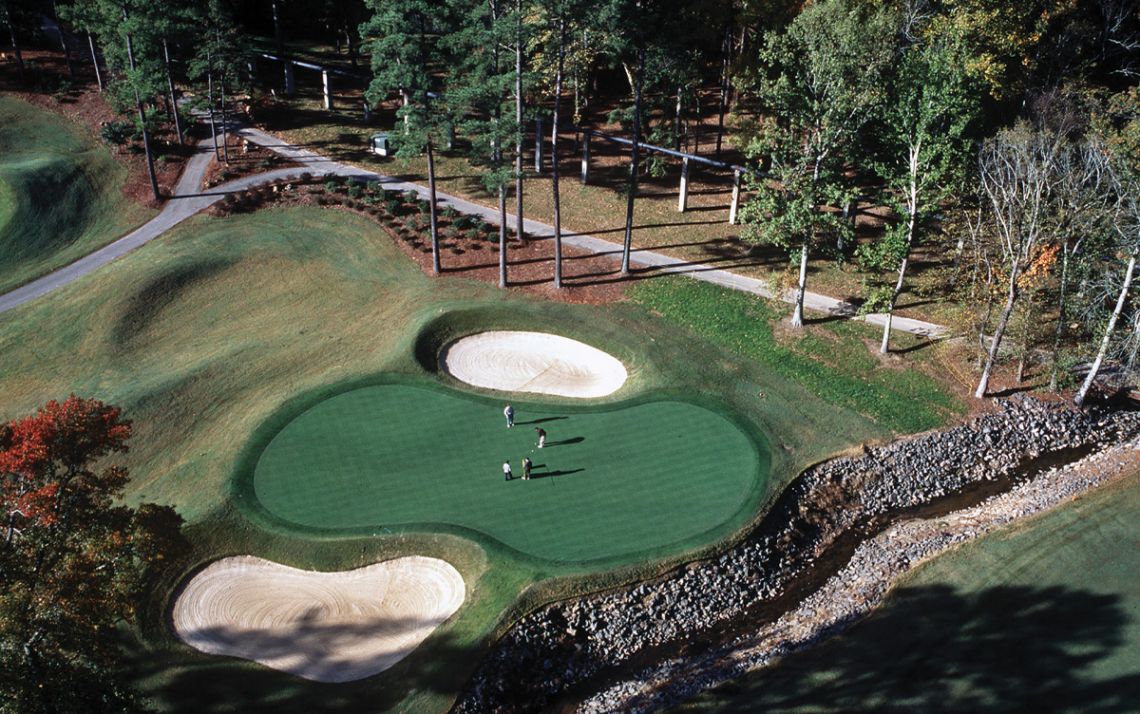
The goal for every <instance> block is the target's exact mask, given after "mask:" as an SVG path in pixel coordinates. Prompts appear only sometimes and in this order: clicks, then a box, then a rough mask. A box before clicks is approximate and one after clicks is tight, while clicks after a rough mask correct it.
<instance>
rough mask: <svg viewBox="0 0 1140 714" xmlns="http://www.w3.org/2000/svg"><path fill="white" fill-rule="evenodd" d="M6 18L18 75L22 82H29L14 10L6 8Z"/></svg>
mask: <svg viewBox="0 0 1140 714" xmlns="http://www.w3.org/2000/svg"><path fill="white" fill-rule="evenodd" d="M5 19H7V21H8V38H9V39H10V40H11V41H12V54H14V55H16V76H18V77H19V78H20V84H25V83H26V82H27V77H26V76H25V74H24V53H23V52H21V51H20V39H19V38H18V37H16V21H15V20H13V19H12V10H11V9H8V8H6V12H5Z"/></svg>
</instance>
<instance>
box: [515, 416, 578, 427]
mask: <svg viewBox="0 0 1140 714" xmlns="http://www.w3.org/2000/svg"><path fill="white" fill-rule="evenodd" d="M569 418H570V417H568V416H553V417H543V418H541V419H531V420H530V421H516V422H515V426H526V425H527V424H545V423H546V422H548V421H560V420H562V419H569Z"/></svg>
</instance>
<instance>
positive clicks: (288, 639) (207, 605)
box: [173, 555, 464, 682]
mask: <svg viewBox="0 0 1140 714" xmlns="http://www.w3.org/2000/svg"><path fill="white" fill-rule="evenodd" d="M463 598H464V584H463V576H461V575H460V574H459V572H458V571H457V570H456V569H455V568H453V567H452V566H451V565H450V564H449V563H447V562H445V561H442V560H439V559H436V558H425V557H421V556H411V557H406V558H397V559H395V560H389V561H386V562H383V563H376V564H375V565H369V566H366V567H363V568H358V569H357V570H349V571H343V572H334V573H321V572H315V571H309V570H298V569H296V568H290V567H288V566H285V565H279V564H277V563H274V562H271V561H268V560H263V559H261V558H255V557H253V556H249V555H245V556H237V557H233V558H224V559H222V560H219V561H217V562H215V563H213V564H211V565H210V566H209V567H207V568H206V569H205V570H203V571H202V572H200V573H198V574H197V575H195V576H194V578H193V579H192V580H191V581H190V582H189V583H188V584H187V585H186V588H185V589H184V590H183V591H182V594H181V595H180V596H179V597H178V600H177V602H176V603H175V604H174V612H173V620H174V629H175V631H176V632H177V634H178V637H179V639H181V640H182V641H183V642H185V643H186V644H188V645H190V646H191V647H193V648H195V649H198V650H201V651H202V652H208V653H210V654H220V655H228V656H231V657H241V658H243V659H249V660H253V661H255V662H260V663H261V664H264V665H265V666H267V667H272V668H274V669H279V670H282V671H284V672H289V673H290V674H295V675H297V676H299V677H304V678H305V679H312V680H316V681H320V682H349V681H352V680H356V679H363V678H365V677H369V676H372V675H374V674H376V673H378V672H382V671H384V670H385V669H388V668H389V667H391V666H392V665H394V664H396V663H397V662H399V661H400V660H401V659H403V658H404V657H406V656H408V655H409V654H411V652H412V650H414V649H415V648H416V647H417V646H419V644H420V643H421V642H423V641H424V640H425V639H426V638H427V636H428V635H430V634H431V632H432V631H433V630H434V629H435V628H436V627H438V626H439V625H440V624H441V623H442V622H443V621H444V620H446V619H447V618H448V617H450V616H451V615H452V614H453V613H454V612H455V611H456V610H458V609H459V606H460V605H462V604H463Z"/></svg>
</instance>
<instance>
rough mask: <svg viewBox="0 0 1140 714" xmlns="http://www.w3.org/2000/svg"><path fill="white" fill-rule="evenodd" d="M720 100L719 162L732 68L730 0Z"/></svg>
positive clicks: (718, 111) (721, 44) (726, 23)
mask: <svg viewBox="0 0 1140 714" xmlns="http://www.w3.org/2000/svg"><path fill="white" fill-rule="evenodd" d="M720 52H721V57H720V98H719V104H718V106H717V121H716V158H717V161H720V152H721V142H722V140H723V138H724V115H725V113H726V112H727V111H728V92H729V71H730V69H731V68H732V0H729V16H728V19H726V20H725V22H724V35H723V37H722V38H721V42H720Z"/></svg>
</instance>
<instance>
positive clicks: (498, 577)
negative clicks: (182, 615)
mask: <svg viewBox="0 0 1140 714" xmlns="http://www.w3.org/2000/svg"><path fill="white" fill-rule="evenodd" d="M666 288H667V289H666ZM688 289H689V283H688V281H686V280H685V279H684V278H674V279H669V280H667V281H664V282H663V283H662V286H661V288H658V289H655V292H646V293H645V297H644V298H642V300H646V301H649V300H659V298H657V297H655V293H656V292H660V293H661V295H662V297H664V296H666V295H669V294H673V292H674V291H684V290H688ZM283 305H284V306H286V307H285V308H284V309H283V308H282V306H283ZM647 307H648V303H646V304H643V303H641V302H639V301H636V300H635V301H630V302H624V303H617V304H612V305H603V306H574V305H565V304H559V303H551V302H545V301H539V300H535V299H532V298H527V297H525V296H521V295H514V294H511V295H504V294H503V293H500V292H499V291H498V290H496V289H495V288H493V287H492V286H488V285H485V284H482V283H478V282H474V281H466V280H462V279H450V280H446V281H438V280H432V279H431V278H429V277H426V276H424V275H423V274H422V273H421V272H420V271H419V270H418V269H417V268H416V267H415V266H414V265H412V264H411V263H410V262H408V261H407V260H406V259H404V258H403V257H402V255H401V254H400V252H399V251H398V249H397V248H396V247H395V246H394V245H393V243H392V242H391V240H390V239H389V238H388V237H387V236H386V235H384V234H382V233H379V232H377V231H376V230H375V229H374V228H373V225H372V224H371V223H369V222H368V221H365V220H363V219H361V218H358V217H355V216H352V215H349V214H346V213H342V212H336V211H329V210H320V209H284V210H279V209H271V210H263V211H259V212H258V213H256V214H253V215H249V216H235V217H230V218H221V219H219V218H208V217H198V218H193V219H191V220H190V221H188V222H187V223H186V224H184V225H182V226H180V227H178V228H176V229H174V230H173V231H171V232H170V233H169V234H168V235H166V236H163V238H162V239H161V240H158V241H156V242H154V243H153V244H151V245H148V246H147V247H146V248H145V249H143V250H139V251H136V252H134V253H132V254H130V255H128V256H126V257H125V258H122V259H120V260H119V261H117V262H116V263H115V264H114V268H113V269H110V270H102V271H98V272H96V273H94V274H92V275H90V276H87V277H84V278H82V279H80V280H78V281H76V282H75V283H73V284H71V285H68V286H66V287H64V288H61V289H59V290H57V291H55V292H53V293H52V294H51V295H50V296H49V297H47V298H45V299H42V300H37V301H34V302H31V303H29V304H27V305H25V306H22V307H20V308H17V309H15V310H12V311H9V312H7V313H5V314H4V315H3V316H0V350H2V351H3V354H4V355H5V370H4V372H3V374H2V375H0V390H2V391H3V393H4V394H5V395H6V402H7V405H8V408H10V409H11V410H12V411H13V413H21V412H22V411H28V410H30V409H33V408H34V406H35V404H36V403H37V402H38V401H39V400H40V399H41V398H42V395H43V394H45V393H57V392H62V393H67V392H71V391H74V392H76V393H85V394H98V395H102V396H103V397H104V398H105V399H106V400H107V401H109V402H113V403H115V404H119V405H122V407H123V409H124V411H125V412H126V413H127V414H129V415H130V417H131V418H132V420H133V421H134V424H135V436H134V437H133V439H132V444H131V451H130V453H128V454H126V455H125V456H124V457H123V462H124V463H125V464H126V465H128V466H129V468H130V469H131V473H132V475H133V478H132V480H131V482H130V483H129V486H128V491H127V499H128V500H129V501H130V502H142V501H150V502H158V503H167V504H173V505H175V506H176V507H177V508H178V510H179V513H181V514H182V515H183V517H184V518H185V519H186V520H187V526H186V533H187V536H188V537H189V539H190V541H191V543H192V545H193V555H192V557H191V560H190V561H189V562H190V565H189V566H188V567H187V568H186V569H180V570H178V571H177V572H172V573H170V579H169V580H168V581H167V582H166V584H165V585H164V587H163V588H160V589H158V590H155V591H154V593H153V600H152V602H151V603H150V604H149V605H148V608H147V613H148V615H147V617H146V618H145V619H144V622H143V623H142V625H143V626H142V628H141V630H140V632H139V638H140V639H139V643H138V647H139V650H138V660H137V664H136V665H135V674H136V676H137V678H138V681H139V683H140V685H141V687H142V688H143V691H145V692H147V693H148V695H149V696H151V697H153V699H154V701H156V702H159V703H160V705H161V706H162V707H164V708H169V709H171V710H177V711H190V710H195V709H196V708H197V707H200V706H201V703H202V702H221V701H226V702H228V705H227V706H238V707H240V708H242V709H243V710H246V711H254V710H258V709H259V708H273V706H275V705H272V704H271V703H272V702H275V701H277V700H278V698H281V697H284V698H288V699H289V701H290V702H292V703H295V706H296V707H297V711H301V710H311V711H326V710H339V709H338V706H339V707H340V708H344V707H347V708H349V709H351V708H352V707H353V706H354V705H353V704H352V702H357V703H359V702H362V701H368V702H370V703H371V704H370V705H372V704H374V705H376V706H377V707H378V708H382V709H384V708H392V709H399V710H402V711H439V710H441V709H443V708H446V702H448V701H449V700H450V699H451V698H452V697H454V696H455V693H456V692H457V691H458V689H459V687H460V686H461V685H462V683H463V681H464V680H465V678H466V677H467V676H468V675H469V673H470V671H471V667H472V665H473V661H472V656H471V655H472V653H473V652H477V651H478V647H479V646H480V643H481V642H483V641H484V638H486V637H488V636H489V635H490V634H491V633H493V632H494V631H495V628H496V627H499V626H500V625H501V623H503V622H505V621H508V620H509V617H510V615H509V613H511V612H518V611H520V609H526V608H529V607H533V606H534V605H535V604H538V603H541V602H544V601H546V600H548V599H550V598H553V597H559V596H562V595H564V594H568V593H574V592H581V591H584V590H589V589H592V588H597V587H604V586H606V585H610V584H617V583H620V582H623V581H627V580H630V579H635V578H637V577H642V576H644V575H647V574H653V573H657V572H661V571H662V570H663V569H667V568H669V567H671V564H675V563H677V562H680V561H681V560H683V559H684V558H688V557H692V556H693V555H694V554H696V553H699V552H702V551H704V550H707V549H709V548H716V547H717V543H718V542H721V541H724V540H725V539H731V538H732V536H733V535H734V534H736V533H739V532H740V531H741V529H743V528H745V527H746V526H747V524H748V523H750V522H751V521H752V520H754V519H755V518H756V516H757V514H758V513H760V512H761V511H762V506H763V504H764V503H765V502H768V501H770V500H771V499H772V498H773V496H774V494H776V493H778V490H779V488H780V487H781V484H782V483H786V482H787V481H788V480H789V479H790V478H791V477H792V476H794V474H795V473H797V472H798V470H799V468H801V467H802V466H803V465H806V464H808V463H811V462H812V461H815V460H818V459H820V458H823V457H824V456H826V455H827V454H829V453H834V452H836V451H839V450H842V449H844V448H846V447H847V446H848V445H850V444H852V443H855V442H856V440H857V439H863V440H866V439H876V438H883V437H885V436H887V434H888V433H889V432H888V430H887V429H885V428H883V427H882V426H878V425H876V423H875V422H874V421H873V420H871V419H869V418H867V417H865V416H862V415H860V414H859V413H857V412H855V411H851V410H849V409H846V408H844V407H842V406H836V405H834V404H830V403H828V402H827V401H825V400H822V399H820V398H818V397H816V396H814V395H813V394H812V393H810V392H809V391H807V390H806V389H804V388H803V387H802V386H800V385H798V384H796V383H795V382H794V381H792V380H790V379H786V378H783V377H781V376H779V375H778V374H775V373H773V372H771V371H770V370H767V369H764V368H763V367H762V366H760V365H758V364H757V363H756V362H754V361H751V360H748V359H746V358H743V357H741V356H739V355H737V354H735V353H733V352H732V351H727V350H725V349H724V348H721V347H719V346H717V345H716V344H714V343H711V342H708V341H706V340H704V339H702V338H700V337H698V336H696V335H694V334H692V333H690V332H688V331H687V330H684V329H678V328H677V327H675V326H672V325H670V324H669V323H667V322H665V321H663V320H662V319H661V318H660V317H653V316H651V315H650V313H649V312H648V310H647ZM661 307H662V308H665V309H668V308H667V304H666V303H665V302H664V301H661ZM757 327H758V329H766V328H765V326H764V324H763V323H758V324H757ZM494 330H519V331H531V332H551V331H556V332H557V334H559V335H562V336H566V337H570V338H573V339H575V340H579V341H581V342H583V343H585V344H588V345H590V346H592V347H595V348H597V349H600V350H604V351H605V352H607V353H608V354H610V355H612V356H613V357H614V358H616V359H617V360H619V361H620V362H621V363H622V364H623V365H624V366H625V368H626V369H627V370H628V374H629V376H628V378H627V380H626V382H625V384H624V386H622V388H621V389H620V390H619V391H617V392H615V393H614V394H613V395H612V396H609V397H603V398H592V399H586V400H583V399H575V398H570V397H553V396H549V397H539V396H536V395H533V394H520V395H517V396H518V398H516V397H515V396H514V395H511V394H509V393H497V394H495V393H488V392H486V391H484V390H481V389H476V388H473V387H470V386H467V385H465V384H464V383H462V382H460V381H458V380H457V379H455V378H454V377H452V376H450V375H449V374H447V373H446V372H445V371H444V370H443V369H441V367H440V364H439V356H440V355H441V354H443V353H444V352H445V347H446V346H447V345H449V344H451V343H452V342H454V341H455V340H456V339H458V338H460V337H463V336H466V335H472V334H477V333H480V332H487V331H494ZM844 345H847V347H843V346H844ZM856 345H858V349H863V347H862V344H861V343H860V342H859V340H858V338H857V337H851V336H848V335H846V334H844V333H836V335H835V336H834V338H832V340H831V346H830V349H852V350H853V349H856ZM796 359H797V357H796V356H795V355H789V356H788V359H787V362H788V364H795V363H796ZM798 359H800V360H803V361H810V358H809V357H808V356H805V355H801V356H799V357H798ZM840 384H842V381H841V382H840ZM920 386H921V387H922V388H927V389H929V388H931V387H930V385H929V384H925V385H923V384H921V383H920ZM760 394H763V397H762V398H761V397H759V396H758V395H760ZM711 395H716V396H715V397H713V396H711ZM507 402H510V403H512V404H513V406H514V408H515V410H516V419H517V422H516V426H515V427H514V428H512V429H507V428H506V424H505V421H504V417H503V414H502V410H503V407H504V405H505V404H506V403H507ZM528 422H530V423H528ZM535 422H537V424H535ZM536 425H537V426H542V427H544V428H545V429H546V431H547V432H548V434H549V436H548V441H547V445H546V447H545V448H544V449H541V450H539V449H537V448H536V432H535V431H534V427H535V426H536ZM523 456H530V458H531V459H532V461H533V463H534V464H535V467H536V468H535V471H534V475H533V478H532V479H531V480H529V481H524V480H522V479H521V478H520V477H521V475H522V467H521V459H522V457H523ZM504 460H510V461H511V463H512V466H513V468H514V472H515V476H516V478H515V480H512V481H510V482H506V481H504V478H503V474H502V470H501V466H502V462H503V461H504ZM245 554H249V555H253V556H256V557H259V558H263V559H266V560H268V561H272V562H275V563H280V564H282V565H287V566H291V567H294V568H302V569H306V570H319V571H329V572H331V571H348V570H352V569H355V568H359V567H362V566H366V565H369V564H372V563H376V562H382V561H384V560H388V559H391V558H398V557H407V556H422V557H429V558H438V559H442V560H443V561H445V562H447V563H449V564H450V565H451V566H454V567H455V568H456V569H457V570H458V571H459V573H461V574H462V576H463V579H464V581H465V583H466V596H465V600H464V602H463V605H462V606H461V607H460V608H459V610H458V611H457V612H456V613H455V615H454V616H453V617H451V618H450V619H448V620H447V621H446V622H445V623H443V624H442V625H441V626H440V627H439V628H438V629H437V630H435V632H434V633H433V634H432V635H431V636H430V637H428V638H427V639H426V640H425V641H424V642H423V643H422V644H421V645H420V646H419V647H417V648H416V649H414V650H413V651H412V652H411V653H410V654H409V655H408V656H407V657H406V658H404V659H402V660H400V661H399V662H398V663H396V664H395V665H393V666H392V667H391V668H390V669H387V670H385V671H384V672H382V673H380V674H377V675H375V676H372V677H368V678H365V679H361V680H359V681H353V682H346V683H344V684H341V685H338V687H340V688H341V689H338V691H337V694H336V696H335V697H332V698H330V697H329V691H328V689H327V687H328V685H327V684H326V685H322V684H321V683H320V682H310V681H307V680H304V679H298V678H295V677H292V676H290V675H288V674H285V673H278V672H275V671H273V670H272V669H267V668H265V667H262V666H261V665H257V664H254V663H250V662H245V661H244V660H241V659H233V658H223V659H218V658H217V657H215V656H213V655H207V654H201V653H198V652H196V651H195V650H193V649H190V648H188V647H186V646H185V645H182V644H180V643H178V641H177V640H175V639H174V638H173V637H172V634H171V631H170V628H169V625H168V624H167V618H168V616H169V612H170V608H171V607H172V605H173V603H174V598H176V597H177V595H178V593H179V592H181V590H182V588H183V587H184V586H185V584H186V582H187V580H186V579H187V578H188V577H191V576H192V575H193V573H194V572H196V571H197V570H199V569H201V568H204V567H207V566H208V565H209V564H210V563H212V562H215V561H216V560H218V559H219V558H221V557H224V556H229V555H245ZM505 618H506V619H505ZM335 702H339V705H334V703H335Z"/></svg>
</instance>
